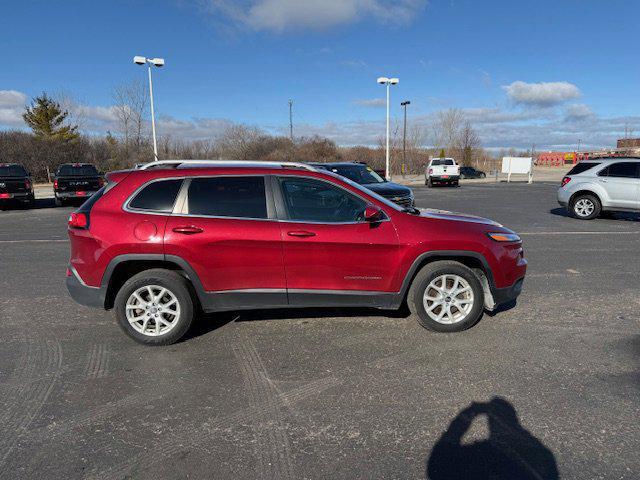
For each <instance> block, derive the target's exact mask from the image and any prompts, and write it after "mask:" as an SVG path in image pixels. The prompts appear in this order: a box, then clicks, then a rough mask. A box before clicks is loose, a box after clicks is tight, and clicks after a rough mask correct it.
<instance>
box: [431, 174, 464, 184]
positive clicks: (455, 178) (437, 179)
mask: <svg viewBox="0 0 640 480" xmlns="http://www.w3.org/2000/svg"><path fill="white" fill-rule="evenodd" d="M429 178H430V179H431V181H432V182H457V181H458V180H460V176H459V175H449V176H447V177H442V176H439V177H434V176H433V175H432V176H430V177H429Z"/></svg>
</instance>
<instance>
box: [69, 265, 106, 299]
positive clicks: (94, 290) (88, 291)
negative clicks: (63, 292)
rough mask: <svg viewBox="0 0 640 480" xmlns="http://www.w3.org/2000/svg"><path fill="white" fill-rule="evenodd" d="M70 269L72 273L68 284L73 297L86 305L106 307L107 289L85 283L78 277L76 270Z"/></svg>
mask: <svg viewBox="0 0 640 480" xmlns="http://www.w3.org/2000/svg"><path fill="white" fill-rule="evenodd" d="M70 270H71V275H70V276H68V277H67V280H66V284H67V290H69V295H70V296H71V298H73V299H74V300H75V301H76V303H79V304H80V305H84V306H86V307H97V308H104V300H105V297H106V289H104V288H100V287H90V286H88V285H85V284H84V283H83V282H82V281H81V280H80V279H79V278H78V274H77V273H76V271H75V270H74V269H72V268H71V269H70Z"/></svg>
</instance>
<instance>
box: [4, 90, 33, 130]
mask: <svg viewBox="0 0 640 480" xmlns="http://www.w3.org/2000/svg"><path fill="white" fill-rule="evenodd" d="M26 103H27V96H26V95H25V94H24V93H22V92H18V91H16V90H0V125H4V126H6V127H12V128H15V127H19V126H21V125H23V123H24V122H23V120H22V114H23V113H24V107H25V104H26Z"/></svg>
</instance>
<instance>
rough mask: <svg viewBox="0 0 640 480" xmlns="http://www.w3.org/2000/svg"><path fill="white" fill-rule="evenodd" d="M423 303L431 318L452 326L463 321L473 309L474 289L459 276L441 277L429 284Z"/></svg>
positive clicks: (447, 275)
mask: <svg viewBox="0 0 640 480" xmlns="http://www.w3.org/2000/svg"><path fill="white" fill-rule="evenodd" d="M422 301H423V304H424V309H425V311H426V312H427V315H429V317H431V318H432V319H433V320H435V321H436V322H438V323H443V324H449V325H450V324H454V323H458V322H461V321H463V320H464V319H465V318H467V316H468V315H469V313H470V312H471V310H472V309H473V304H474V295H473V289H472V288H471V285H469V282H467V281H466V280H465V279H464V278H462V277H460V276H459V275H453V274H446V275H440V276H439V277H436V278H434V279H433V280H432V281H431V283H429V286H428V287H427V288H426V289H425V291H424V296H423V300H422Z"/></svg>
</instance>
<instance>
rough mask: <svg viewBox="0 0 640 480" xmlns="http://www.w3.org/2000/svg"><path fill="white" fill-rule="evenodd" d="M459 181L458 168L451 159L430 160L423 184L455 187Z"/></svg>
mask: <svg viewBox="0 0 640 480" xmlns="http://www.w3.org/2000/svg"><path fill="white" fill-rule="evenodd" d="M459 180H460V167H459V166H458V164H457V163H456V161H455V160H454V159H453V158H432V159H431V161H430V162H429V165H427V169H426V171H425V174H424V184H425V185H426V186H427V187H433V186H434V185H435V184H441V185H443V184H444V185H454V186H457V185H458V183H459Z"/></svg>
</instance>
